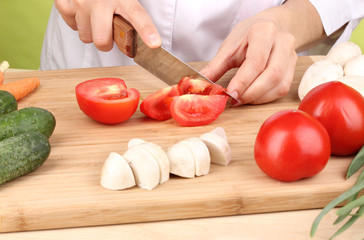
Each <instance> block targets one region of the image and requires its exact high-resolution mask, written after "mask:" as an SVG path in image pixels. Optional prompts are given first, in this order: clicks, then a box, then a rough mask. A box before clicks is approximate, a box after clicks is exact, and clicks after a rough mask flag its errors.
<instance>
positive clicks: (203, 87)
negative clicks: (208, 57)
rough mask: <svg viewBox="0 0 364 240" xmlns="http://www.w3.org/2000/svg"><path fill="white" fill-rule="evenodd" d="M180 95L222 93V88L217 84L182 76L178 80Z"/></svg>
mask: <svg viewBox="0 0 364 240" xmlns="http://www.w3.org/2000/svg"><path fill="white" fill-rule="evenodd" d="M178 87H179V88H180V92H181V95H183V94H199V95H222V94H223V92H224V90H225V89H224V88H223V87H222V86H220V85H218V84H211V83H210V82H208V81H206V80H203V79H198V78H191V77H184V78H182V79H181V80H180V81H179V82H178Z"/></svg>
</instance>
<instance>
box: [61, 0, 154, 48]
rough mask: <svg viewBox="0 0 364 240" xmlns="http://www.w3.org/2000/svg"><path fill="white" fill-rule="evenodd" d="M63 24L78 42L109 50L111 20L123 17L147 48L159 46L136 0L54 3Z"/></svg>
mask: <svg viewBox="0 0 364 240" xmlns="http://www.w3.org/2000/svg"><path fill="white" fill-rule="evenodd" d="M54 3H55V6H56V8H57V9H58V11H59V13H60V14H61V15H62V17H63V19H64V21H65V22H66V23H67V24H68V25H69V26H70V27H71V28H72V29H73V30H77V31H78V34H79V37H80V39H81V41H83V42H84V43H91V42H93V43H94V44H95V46H96V48H97V49H99V50H101V51H109V50H111V48H112V47H113V37H112V36H113V33H112V20H113V15H114V14H119V15H121V16H123V17H124V18H125V19H126V20H127V21H129V22H130V23H131V24H132V25H133V27H134V28H135V30H136V31H137V32H138V33H139V35H140V36H141V38H142V39H143V41H144V42H145V43H146V44H147V45H148V46H149V47H151V48H155V47H159V46H160V45H161V38H160V36H159V34H158V32H157V30H156V28H155V26H154V24H153V22H152V20H151V18H150V17H149V15H148V14H147V13H146V11H145V9H144V8H143V7H142V5H141V4H140V3H139V1H137V0H103V1H100V0H55V1H54Z"/></svg>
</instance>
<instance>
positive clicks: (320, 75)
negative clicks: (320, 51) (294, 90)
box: [298, 59, 344, 100]
mask: <svg viewBox="0 0 364 240" xmlns="http://www.w3.org/2000/svg"><path fill="white" fill-rule="evenodd" d="M342 76H344V70H343V67H342V66H341V65H340V64H338V63H335V62H333V61H331V60H327V59H326V60H321V61H317V62H315V63H313V64H312V65H311V66H310V67H308V69H307V70H306V72H305V73H304V74H303V77H302V79H301V82H300V84H299V86H298V97H299V98H300V99H301V100H302V99H303V98H304V97H305V96H306V94H307V93H308V92H309V91H310V90H311V89H313V88H314V87H316V86H318V85H320V84H323V83H326V82H329V81H335V80H338V79H339V78H341V77H342Z"/></svg>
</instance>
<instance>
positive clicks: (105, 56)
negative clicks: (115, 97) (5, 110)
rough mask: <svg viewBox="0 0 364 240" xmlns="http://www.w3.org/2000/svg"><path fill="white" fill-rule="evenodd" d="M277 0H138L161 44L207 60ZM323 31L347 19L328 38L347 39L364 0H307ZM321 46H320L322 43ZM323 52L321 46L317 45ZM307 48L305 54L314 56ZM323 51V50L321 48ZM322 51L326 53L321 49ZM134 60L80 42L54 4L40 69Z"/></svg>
mask: <svg viewBox="0 0 364 240" xmlns="http://www.w3.org/2000/svg"><path fill="white" fill-rule="evenodd" d="M283 2H284V1H282V0H256V1H252V0H224V1H222V0H140V3H141V4H142V5H143V6H144V8H145V9H146V11H147V12H148V14H149V15H150V16H151V18H152V20H153V22H154V24H155V26H156V28H157V30H158V32H159V34H160V36H161V38H162V46H163V47H164V48H166V49H167V50H169V51H171V52H173V53H174V54H175V55H176V56H178V57H179V58H181V59H182V60H184V61H186V62H189V61H208V60H210V59H212V57H213V56H215V54H216V52H217V50H218V49H219V47H220V45H221V44H222V42H223V40H224V39H225V38H226V37H227V35H228V34H229V33H230V31H231V29H232V28H233V26H234V25H235V24H236V23H238V22H239V21H242V20H244V19H246V18H248V17H251V16H253V15H255V14H256V13H258V12H260V11H262V10H264V9H267V8H271V7H274V6H278V5H280V4H282V3H283ZM311 2H312V4H313V5H314V6H315V7H316V9H317V11H318V12H319V14H320V17H321V19H322V22H323V26H324V29H325V32H326V34H327V35H331V34H332V33H334V32H335V31H336V30H338V29H340V28H341V27H342V26H343V25H344V24H346V23H348V25H347V26H346V28H345V30H344V31H343V32H341V33H340V34H339V35H338V36H333V41H331V42H330V41H327V42H326V43H325V44H326V45H328V46H330V47H331V46H332V45H333V44H334V43H335V42H340V41H347V40H349V38H350V35H351V32H352V31H353V29H354V28H355V27H356V26H357V25H358V23H359V22H360V19H361V18H362V17H364V0H311ZM325 44H324V45H325ZM319 48H320V49H321V50H322V48H323V45H322V44H321V46H319ZM315 51H317V48H316V50H315V49H312V50H311V52H310V54H315ZM326 52H327V49H326ZM321 54H325V53H324V52H321ZM131 64H134V62H133V60H132V59H131V58H128V57H127V56H125V55H124V54H123V53H121V52H120V50H119V49H118V47H117V46H116V45H115V44H114V47H113V49H112V50H111V51H109V52H102V51H99V50H97V49H96V47H95V46H94V45H93V43H89V44H85V43H83V42H82V41H81V40H80V39H79V36H78V32H77V31H74V30H72V29H71V28H70V27H69V26H68V25H67V24H66V23H65V22H64V20H63V18H62V16H61V15H60V14H59V13H58V11H57V9H56V8H55V7H54V6H53V8H52V10H51V14H50V17H49V22H48V26H47V30H46V34H45V38H44V43H43V48H42V53H41V64H40V69H41V70H53V69H68V68H88V67H107V66H121V65H131Z"/></svg>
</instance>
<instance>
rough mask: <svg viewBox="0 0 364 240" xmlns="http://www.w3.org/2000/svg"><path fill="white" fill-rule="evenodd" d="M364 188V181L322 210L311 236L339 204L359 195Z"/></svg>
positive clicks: (315, 221)
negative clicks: (322, 220) (323, 219)
mask: <svg viewBox="0 0 364 240" xmlns="http://www.w3.org/2000/svg"><path fill="white" fill-rule="evenodd" d="M363 188H364V181H361V182H359V183H358V184H356V185H354V186H353V187H352V188H350V189H349V190H347V191H346V192H344V193H343V194H341V195H340V196H338V197H337V198H335V199H334V200H332V201H331V202H330V203H329V204H327V205H326V207H324V208H323V209H322V211H321V212H320V214H319V215H318V216H317V217H316V218H315V220H314V222H313V224H312V227H311V233H310V236H311V237H313V236H314V235H315V232H316V230H317V227H318V224H319V223H320V221H321V219H322V218H323V217H324V216H325V215H326V214H327V213H328V212H329V211H330V210H332V209H333V208H334V207H336V205H338V204H339V203H341V202H343V201H345V200H346V199H348V198H349V197H351V196H352V195H354V194H356V193H358V192H359V191H360V190H362V189H363Z"/></svg>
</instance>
